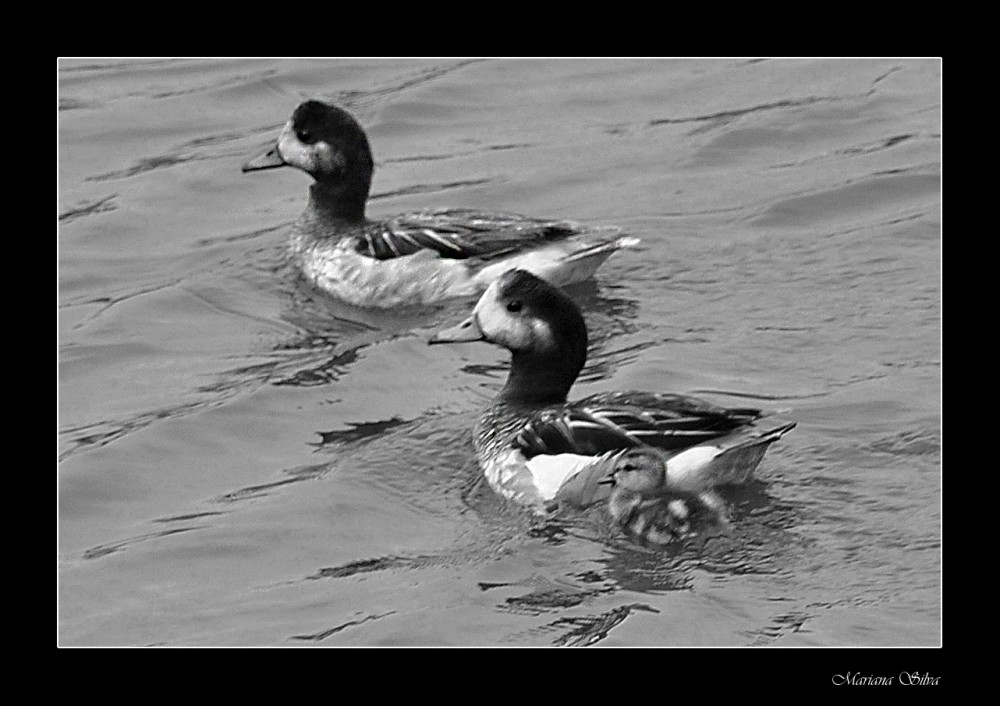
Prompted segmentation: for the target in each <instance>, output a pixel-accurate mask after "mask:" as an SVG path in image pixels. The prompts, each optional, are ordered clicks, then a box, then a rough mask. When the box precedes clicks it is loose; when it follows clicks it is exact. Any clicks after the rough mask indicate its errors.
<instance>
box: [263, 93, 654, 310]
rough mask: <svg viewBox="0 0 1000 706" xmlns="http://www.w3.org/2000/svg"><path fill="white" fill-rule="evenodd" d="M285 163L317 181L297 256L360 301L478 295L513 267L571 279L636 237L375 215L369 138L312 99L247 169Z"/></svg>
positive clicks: (566, 224)
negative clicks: (369, 207)
mask: <svg viewBox="0 0 1000 706" xmlns="http://www.w3.org/2000/svg"><path fill="white" fill-rule="evenodd" d="M285 166H288V167H294V168H296V169H300V170H302V171H304V172H305V173H307V174H309V175H310V176H311V177H312V178H313V180H314V181H313V184H312V186H311V187H310V189H309V200H308V203H307V205H306V208H305V211H304V212H303V214H302V215H301V217H300V218H299V219H298V221H296V223H295V225H294V226H293V228H292V235H291V245H290V253H291V256H292V259H293V260H294V262H295V263H296V265H297V266H298V268H299V269H300V270H301V272H302V273H303V274H304V275H305V277H306V278H307V279H308V280H309V281H310V282H312V283H313V284H315V285H316V286H317V287H319V288H320V289H322V290H324V291H326V292H327V293H329V294H331V295H333V296H335V297H337V298H338V299H341V300H343V301H345V302H347V303H349V304H354V305H357V306H366V307H379V308H391V307H396V306H400V305H404V304H427V303H429V302H435V301H439V300H442V299H446V298H449V297H458V296H469V295H474V294H478V293H481V292H482V291H483V290H484V289H486V287H487V286H489V284H490V283H491V282H493V281H494V280H495V279H496V278H497V277H499V276H500V275H501V274H503V273H504V272H506V271H508V270H510V269H513V268H523V269H526V270H530V271H531V272H534V273H535V274H536V275H538V276H540V277H543V278H545V279H547V280H549V281H550V282H553V283H554V284H557V285H567V284H573V283H575V282H580V281H583V280H585V279H588V278H589V277H591V276H592V275H593V274H594V271H595V270H596V269H597V268H598V267H599V266H600V265H601V264H602V263H603V262H604V261H605V260H606V259H607V258H608V257H609V256H611V255H612V254H613V253H614V252H616V251H617V250H619V249H621V248H623V247H627V246H630V245H633V244H635V243H637V242H638V240H637V239H636V238H628V237H618V229H616V228H606V227H605V228H600V227H586V226H582V225H580V224H577V223H573V222H570V221H552V220H544V219H535V218H528V217H525V216H521V215H517V214H509V213H487V212H481V211H474V210H468V209H448V210H425V211H419V212H415V213H408V214H402V215H398V216H395V217H391V218H386V219H381V220H369V219H368V218H367V217H366V215H365V206H366V203H367V200H368V192H369V189H370V187H371V180H372V174H373V173H374V169H375V163H374V160H373V158H372V152H371V148H370V146H369V143H368V137H367V136H366V135H365V132H364V130H363V129H362V128H361V125H359V124H358V122H357V120H355V119H354V117H353V116H351V115H350V114H349V113H348V112H347V111H345V110H343V109H342V108H339V107H337V106H333V105H328V104H326V103H322V102H320V101H316V100H309V101H306V102H304V103H302V104H301V105H299V106H298V107H297V108H296V109H295V112H293V113H292V116H291V118H290V119H289V120H288V122H287V123H286V124H285V126H284V129H283V130H282V131H281V134H280V135H279V136H278V139H277V142H276V143H275V144H274V145H273V146H271V147H269V148H268V149H267V150H266V151H265V152H263V153H262V154H260V155H258V156H257V157H255V158H253V159H251V160H250V161H248V162H247V163H246V164H245V165H244V166H243V171H244V172H251V171H260V170H265V169H274V168H277V167H285Z"/></svg>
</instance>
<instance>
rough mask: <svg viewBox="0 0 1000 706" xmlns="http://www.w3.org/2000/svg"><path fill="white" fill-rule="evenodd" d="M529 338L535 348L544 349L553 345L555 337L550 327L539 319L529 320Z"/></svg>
mask: <svg viewBox="0 0 1000 706" xmlns="http://www.w3.org/2000/svg"><path fill="white" fill-rule="evenodd" d="M531 338H532V341H533V344H534V345H533V347H534V348H535V350H539V351H545V350H549V349H551V348H553V347H555V344H556V339H555V336H553V335H552V329H551V328H549V325H548V324H547V323H545V322H544V321H542V320H541V319H532V320H531Z"/></svg>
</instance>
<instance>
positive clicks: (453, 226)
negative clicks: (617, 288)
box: [356, 209, 617, 261]
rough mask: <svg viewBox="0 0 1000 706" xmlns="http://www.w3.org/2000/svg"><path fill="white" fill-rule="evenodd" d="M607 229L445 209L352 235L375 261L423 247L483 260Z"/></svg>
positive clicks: (452, 256)
mask: <svg viewBox="0 0 1000 706" xmlns="http://www.w3.org/2000/svg"><path fill="white" fill-rule="evenodd" d="M610 230H612V229H587V228H585V227H583V226H580V225H578V224H575V223H572V222H568V221H546V220H538V219H533V218H527V217H525V216H520V215H517V214H511V213H485V212H482V211H474V210H468V209H447V210H436V211H421V212H418V213H412V214H408V215H405V216H399V217H397V218H393V219H391V220H387V221H379V222H374V223H370V224H368V225H367V226H366V227H365V228H364V229H363V230H362V231H361V232H360V233H359V234H358V235H357V237H356V248H357V251H358V252H359V253H361V254H362V255H366V256H368V257H372V258H375V259H377V260H388V259H391V258H394V257H400V256H403V255H412V254H414V253H417V252H419V251H421V250H428V251H432V252H435V253H437V254H438V255H439V256H440V257H445V258H450V259H457V260H464V259H468V258H477V259H479V260H483V261H489V260H492V259H496V258H500V257H504V256H507V255H511V254H513V253H517V252H521V251H525V250H530V249H532V248H536V247H539V246H541V245H545V244H548V243H551V242H554V241H558V240H564V239H566V238H569V237H571V236H574V235H580V234H583V233H587V232H598V231H599V232H602V233H607V232H609V231H610ZM614 230H615V232H617V229H614Z"/></svg>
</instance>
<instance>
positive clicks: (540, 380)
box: [430, 270, 587, 401]
mask: <svg viewBox="0 0 1000 706" xmlns="http://www.w3.org/2000/svg"><path fill="white" fill-rule="evenodd" d="M461 341H487V342H489V343H493V344H496V345H498V346H503V347H504V348H506V349H508V350H509V351H510V352H511V354H512V356H513V359H512V365H511V374H510V377H509V378H508V380H507V385H506V387H505V388H504V393H503V394H504V396H506V397H515V398H518V399H522V400H528V399H530V400H532V401H543V400H545V401H551V400H550V398H552V399H554V400H555V401H561V400H565V399H566V394H567V393H568V392H569V388H570V387H571V386H572V385H573V382H574V381H575V380H576V376H577V375H579V373H580V370H581V369H582V368H583V364H584V363H585V362H586V359H587V326H586V323H585V322H584V319H583V314H582V313H581V312H580V308H579V307H578V306H577V305H576V303H575V302H574V301H573V300H572V299H570V298H569V297H568V296H567V295H566V294H565V293H564V292H563V291H562V290H561V289H559V288H558V287H556V286H554V285H552V284H549V283H548V282H546V281H545V280H543V279H541V278H539V277H536V276H535V275H533V274H531V273H530V272H528V271H527V270H510V271H508V272H505V273H504V274H503V275H501V276H500V277H499V278H498V279H496V280H495V281H494V282H493V283H492V284H491V285H490V286H489V287H488V288H487V290H486V291H485V292H484V293H483V295H482V297H480V299H479V302H478V303H477V304H476V307H475V309H474V310H473V312H472V316H470V317H469V318H467V319H466V320H464V321H463V322H462V323H460V324H458V325H457V326H453V327H451V328H449V329H445V330H443V331H440V332H438V333H437V334H436V335H435V336H434V337H433V338H432V339H431V340H430V343H456V342H461Z"/></svg>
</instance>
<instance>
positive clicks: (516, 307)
mask: <svg viewBox="0 0 1000 706" xmlns="http://www.w3.org/2000/svg"><path fill="white" fill-rule="evenodd" d="M522 306H523V304H521V301H520V300H519V299H515V300H514V301H512V302H508V303H507V311H511V312H513V313H515V314H516V313H517V312H519V311H520V310H521V307H522Z"/></svg>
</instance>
